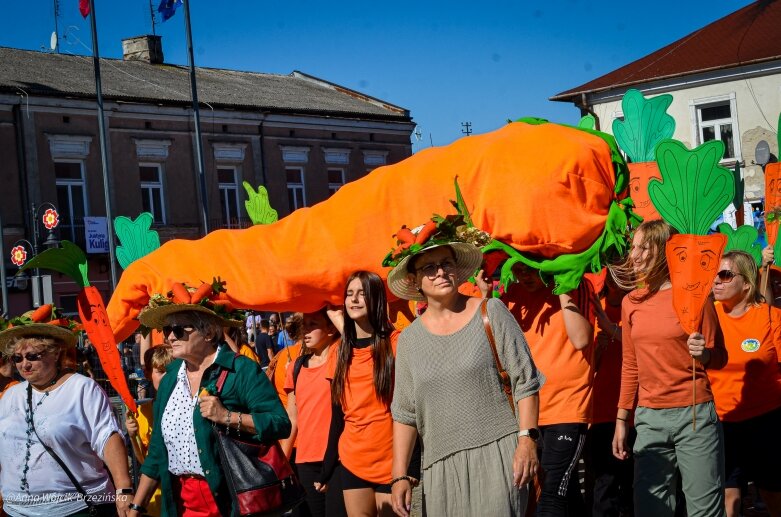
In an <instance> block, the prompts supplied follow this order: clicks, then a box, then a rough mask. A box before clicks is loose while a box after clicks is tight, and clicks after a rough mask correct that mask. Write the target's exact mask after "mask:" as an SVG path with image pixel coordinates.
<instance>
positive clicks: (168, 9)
mask: <svg viewBox="0 0 781 517" xmlns="http://www.w3.org/2000/svg"><path fill="white" fill-rule="evenodd" d="M181 6H182V0H160V5H159V6H158V7H157V12H158V13H160V15H161V16H162V17H163V21H166V20H168V18H170V17H171V16H173V15H174V14H176V10H177V9H178V8H180V7H181Z"/></svg>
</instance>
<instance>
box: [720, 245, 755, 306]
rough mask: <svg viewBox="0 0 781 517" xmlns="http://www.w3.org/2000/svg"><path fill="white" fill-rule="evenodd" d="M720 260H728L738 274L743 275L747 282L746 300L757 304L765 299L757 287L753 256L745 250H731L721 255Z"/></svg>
mask: <svg viewBox="0 0 781 517" xmlns="http://www.w3.org/2000/svg"><path fill="white" fill-rule="evenodd" d="M721 259H722V260H729V261H730V262H731V263H732V266H733V267H734V268H735V269H737V270H738V271H737V272H738V274H740V276H742V277H743V279H744V280H745V282H746V283H747V284H748V286H749V289H748V294H747V295H746V301H747V302H748V303H750V304H751V305H759V304H761V303H762V302H764V301H765V297H764V296H762V294H761V293H760V292H759V290H758V289H757V283H758V279H759V268H758V267H757V262H756V260H754V257H752V256H751V255H749V254H748V253H746V252H745V251H740V250H732V251H728V252H727V253H725V254H724V255H722V257H721Z"/></svg>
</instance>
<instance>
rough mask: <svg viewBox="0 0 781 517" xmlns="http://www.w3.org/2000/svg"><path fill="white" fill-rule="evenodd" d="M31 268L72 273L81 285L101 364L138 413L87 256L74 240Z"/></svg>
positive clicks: (82, 311) (81, 302)
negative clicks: (94, 283) (91, 280)
mask: <svg viewBox="0 0 781 517" xmlns="http://www.w3.org/2000/svg"><path fill="white" fill-rule="evenodd" d="M29 268H41V269H51V270H53V271H57V272H59V273H62V274H64V275H67V276H69V277H70V278H72V279H73V280H74V281H75V282H76V283H77V284H78V285H79V286H80V287H81V292H80V293H79V295H78V297H77V298H76V304H77V306H78V309H79V317H80V319H81V324H82V326H83V327H84V330H85V332H86V333H87V336H88V337H89V339H90V341H92V344H93V345H94V347H95V350H96V351H97V353H98V358H99V359H100V364H101V365H102V366H103V370H104V371H105V372H106V377H107V378H108V381H109V383H111V386H112V387H113V388H114V389H115V390H117V393H119V396H120V397H122V401H123V402H124V403H125V405H127V407H128V409H129V410H130V411H132V412H133V413H135V412H136V402H135V400H134V399H133V396H132V395H131V394H130V389H129V388H128V385H127V381H126V380H125V374H124V372H123V371H122V363H121V360H120V357H119V350H117V342H116V340H115V339H114V332H113V331H112V330H111V326H110V324H109V318H108V314H106V306H105V304H104V303H103V297H102V296H101V294H100V291H98V290H97V288H95V286H93V285H90V283H89V279H88V278H87V256H86V255H84V252H83V251H82V250H81V249H80V248H79V247H78V246H76V245H75V244H73V243H72V242H70V241H62V248H53V249H48V250H46V251H44V252H43V253H41V254H40V255H38V256H36V257H34V258H33V259H32V260H30V261H29V262H28V263H27V264H25V265H24V267H22V269H21V270H25V269H29Z"/></svg>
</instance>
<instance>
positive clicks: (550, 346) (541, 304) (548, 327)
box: [503, 279, 594, 426]
mask: <svg viewBox="0 0 781 517" xmlns="http://www.w3.org/2000/svg"><path fill="white" fill-rule="evenodd" d="M592 292H593V289H592V287H591V283H590V282H588V281H587V280H586V279H584V280H583V281H582V282H581V283H580V287H578V289H577V291H576V292H575V293H573V302H575V304H576V305H577V306H578V307H579V308H580V310H581V312H582V313H583V314H585V315H586V317H587V318H588V320H589V321H590V322H591V324H592V325H593V324H594V316H593V310H591V307H590V304H591V302H590V296H591V293H592ZM503 299H504V300H505V301H506V303H507V306H508V308H509V309H510V312H511V313H512V315H513V316H515V319H516V320H517V321H518V324H519V325H520V326H521V329H522V330H523V334H524V335H525V336H526V342H527V343H528V344H529V350H530V351H531V354H532V359H534V364H535V365H537V368H538V369H539V370H540V371H541V372H542V373H543V374H545V377H546V379H547V380H546V381H545V384H544V385H543V387H542V389H541V390H540V417H539V425H541V426H542V425H552V424H569V423H590V422H591V411H592V407H591V404H592V400H591V399H592V390H593V381H594V369H593V366H592V365H593V358H594V357H593V356H594V345H593V343H592V344H591V345H589V346H587V347H586V348H584V349H583V350H576V349H575V347H574V346H573V345H572V342H571V341H570V340H569V336H567V330H566V328H565V327H564V315H563V314H562V310H561V303H560V302H559V297H558V296H557V295H555V294H553V293H551V292H550V291H549V290H547V289H544V288H543V289H541V290H539V291H537V292H534V293H529V292H526V291H525V290H524V289H522V288H521V287H520V286H519V285H518V284H513V285H512V286H511V287H510V289H508V291H507V293H506V295H505V296H504V297H503ZM592 341H593V340H592Z"/></svg>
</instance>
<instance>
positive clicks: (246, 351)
mask: <svg viewBox="0 0 781 517" xmlns="http://www.w3.org/2000/svg"><path fill="white" fill-rule="evenodd" d="M239 355H243V356H244V357H246V358H247V359H251V360H253V361H255V362H256V363H258V364H260V359H259V358H258V354H256V353H255V351H254V350H252V347H250V346H249V345H241V348H239Z"/></svg>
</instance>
